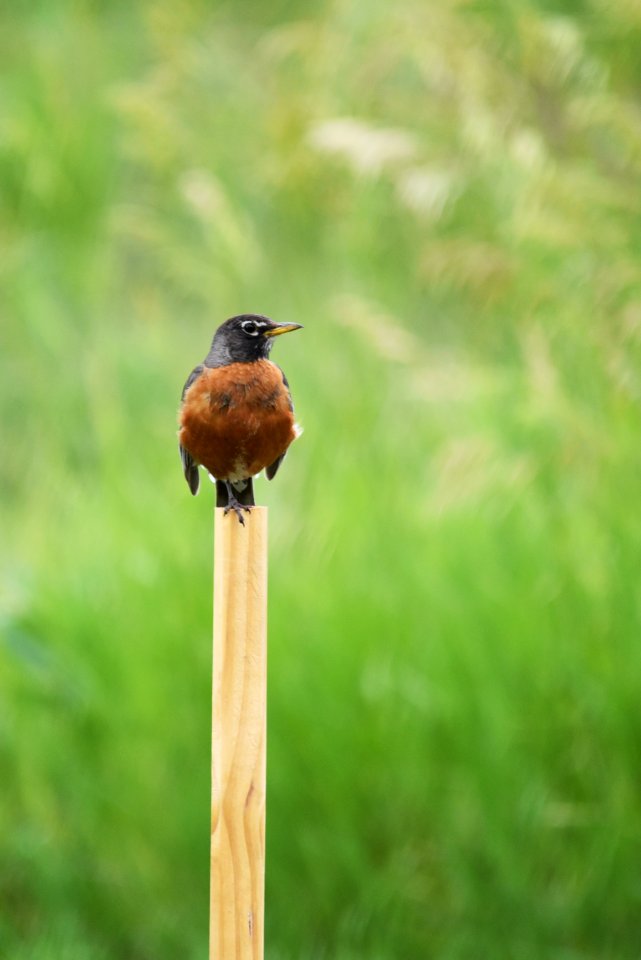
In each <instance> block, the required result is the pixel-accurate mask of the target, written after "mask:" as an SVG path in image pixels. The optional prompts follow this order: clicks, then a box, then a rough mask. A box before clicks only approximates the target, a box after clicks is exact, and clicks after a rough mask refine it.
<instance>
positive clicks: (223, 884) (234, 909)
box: [209, 507, 267, 960]
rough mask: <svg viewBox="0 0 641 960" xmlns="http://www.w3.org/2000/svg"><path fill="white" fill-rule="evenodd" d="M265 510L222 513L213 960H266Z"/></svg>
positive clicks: (217, 579)
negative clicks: (242, 519)
mask: <svg viewBox="0 0 641 960" xmlns="http://www.w3.org/2000/svg"><path fill="white" fill-rule="evenodd" d="M266 703H267V509H266V508H265V507H254V508H253V509H252V511H251V513H249V514H245V526H244V527H243V526H241V524H240V523H239V522H238V520H237V518H236V517H235V516H234V514H233V513H230V514H228V515H227V516H226V517H225V516H223V511H222V509H217V510H216V524H215V534H214V668H213V708H212V725H213V727H212V797H211V900H210V934H209V958H210V960H263V940H264V885H265V773H266Z"/></svg>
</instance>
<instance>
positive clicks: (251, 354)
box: [205, 313, 302, 367]
mask: <svg viewBox="0 0 641 960" xmlns="http://www.w3.org/2000/svg"><path fill="white" fill-rule="evenodd" d="M301 326H302V324H300V323H274V321H273V320H270V319H269V317H263V316H261V315H260V314H259V313H241V314H240V315H239V316H237V317H230V319H229V320H225V322H224V323H221V325H220V326H219V327H218V330H216V333H215V334H214V339H213V340H212V342H211V348H210V350H209V353H208V354H207V356H206V357H205V366H206V367H224V366H226V364H228V363H253V362H254V361H255V360H263V359H265V358H266V357H268V356H269V351H270V350H271V348H272V343H273V341H274V337H278V336H280V335H281V333H289V332H290V330H300V328H301Z"/></svg>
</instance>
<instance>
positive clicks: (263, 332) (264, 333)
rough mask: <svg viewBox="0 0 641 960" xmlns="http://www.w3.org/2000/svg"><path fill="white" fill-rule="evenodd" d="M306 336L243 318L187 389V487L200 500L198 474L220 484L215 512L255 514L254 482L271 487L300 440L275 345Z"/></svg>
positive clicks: (182, 421) (226, 327)
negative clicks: (273, 354) (261, 478)
mask: <svg viewBox="0 0 641 960" xmlns="http://www.w3.org/2000/svg"><path fill="white" fill-rule="evenodd" d="M300 329H302V324H300V323H276V322H275V321H274V320H271V319H270V318H269V317H265V316H263V315H262V314H258V313H243V314H239V315H238V316H235V317H230V318H229V319H228V320H225V322H224V323H222V324H221V325H220V326H219V327H218V329H217V330H216V332H215V333H214V337H213V339H212V342H211V347H210V350H209V353H208V354H207V356H206V357H205V359H204V360H203V362H202V363H199V364H198V366H197V367H194V369H193V370H192V371H191V373H190V374H189V376H188V378H187V381H186V383H185V386H184V387H183V391H182V396H181V401H180V412H179V425H180V427H179V431H178V442H179V450H180V458H181V461H182V467H183V473H184V474H185V480H186V481H187V484H188V486H189V489H190V490H191V493H192V494H193V495H194V496H195V495H196V494H197V493H198V487H199V482H200V481H199V474H198V467H199V466H202V467H204V468H205V470H207V471H208V473H209V474H210V476H211V477H212V479H213V480H215V482H216V506H217V507H223V508H224V512H225V514H227V513H229V511H230V510H233V511H234V513H235V514H236V516H237V517H238V520H239V521H240V523H241V524H243V526H244V524H245V520H244V518H243V511H246V512H250V511H251V508H252V507H253V506H255V500H254V487H253V478H254V477H255V476H256V474H258V473H260V471H261V470H265V472H266V475H267V479H268V480H272V479H273V478H274V477H275V476H276V473H277V471H278V468H279V467H280V465H281V463H282V462H283V458H284V456H285V454H286V452H287V449H288V447H289V445H290V444H291V443H292V441H293V440H295V439H296V437H297V436H298V435H299V433H300V432H301V431H300V428H299V427H298V425H297V423H296V421H295V419H294V405H293V403H292V398H291V393H290V390H289V383H288V382H287V377H286V376H285V374H284V373H283V371H282V370H281V368H280V367H279V366H278V365H277V364H275V363H273V362H272V361H271V360H270V359H269V353H270V350H271V348H272V345H273V342H274V338H275V337H279V336H281V335H282V334H284V333H290V332H291V331H293V330H300Z"/></svg>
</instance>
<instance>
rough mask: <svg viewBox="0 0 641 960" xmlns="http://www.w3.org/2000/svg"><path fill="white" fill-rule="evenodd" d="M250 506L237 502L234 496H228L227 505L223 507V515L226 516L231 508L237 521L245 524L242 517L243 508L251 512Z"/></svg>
mask: <svg viewBox="0 0 641 960" xmlns="http://www.w3.org/2000/svg"><path fill="white" fill-rule="evenodd" d="M251 509H252V508H251V507H248V506H247V505H246V504H244V503H239V502H238V500H237V499H236V497H230V498H229V501H228V503H227V506H226V507H224V509H223V516H225V517H226V516H227V514H228V513H229V511H230V510H233V511H234V513H235V514H236V516H237V517H238V520H239V522H240V523H241V524H242V526H243V527H244V526H245V518H244V517H243V510H245V511H246V512H247V513H251Z"/></svg>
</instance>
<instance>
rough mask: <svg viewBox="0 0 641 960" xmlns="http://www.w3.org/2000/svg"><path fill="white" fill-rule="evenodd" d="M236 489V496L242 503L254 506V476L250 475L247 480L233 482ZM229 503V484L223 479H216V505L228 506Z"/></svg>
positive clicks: (246, 505)
mask: <svg viewBox="0 0 641 960" xmlns="http://www.w3.org/2000/svg"><path fill="white" fill-rule="evenodd" d="M232 487H233V490H234V496H235V497H236V499H237V500H238V502H239V503H240V504H242V506H244V507H254V506H256V502H255V500H254V481H253V478H252V477H248V478H247V480H242V481H241V482H240V483H237V484H236V483H232ZM228 503H229V497H228V495H227V486H226V484H224V483H223V481H222V480H216V506H217V507H226V506H227V505H228Z"/></svg>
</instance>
